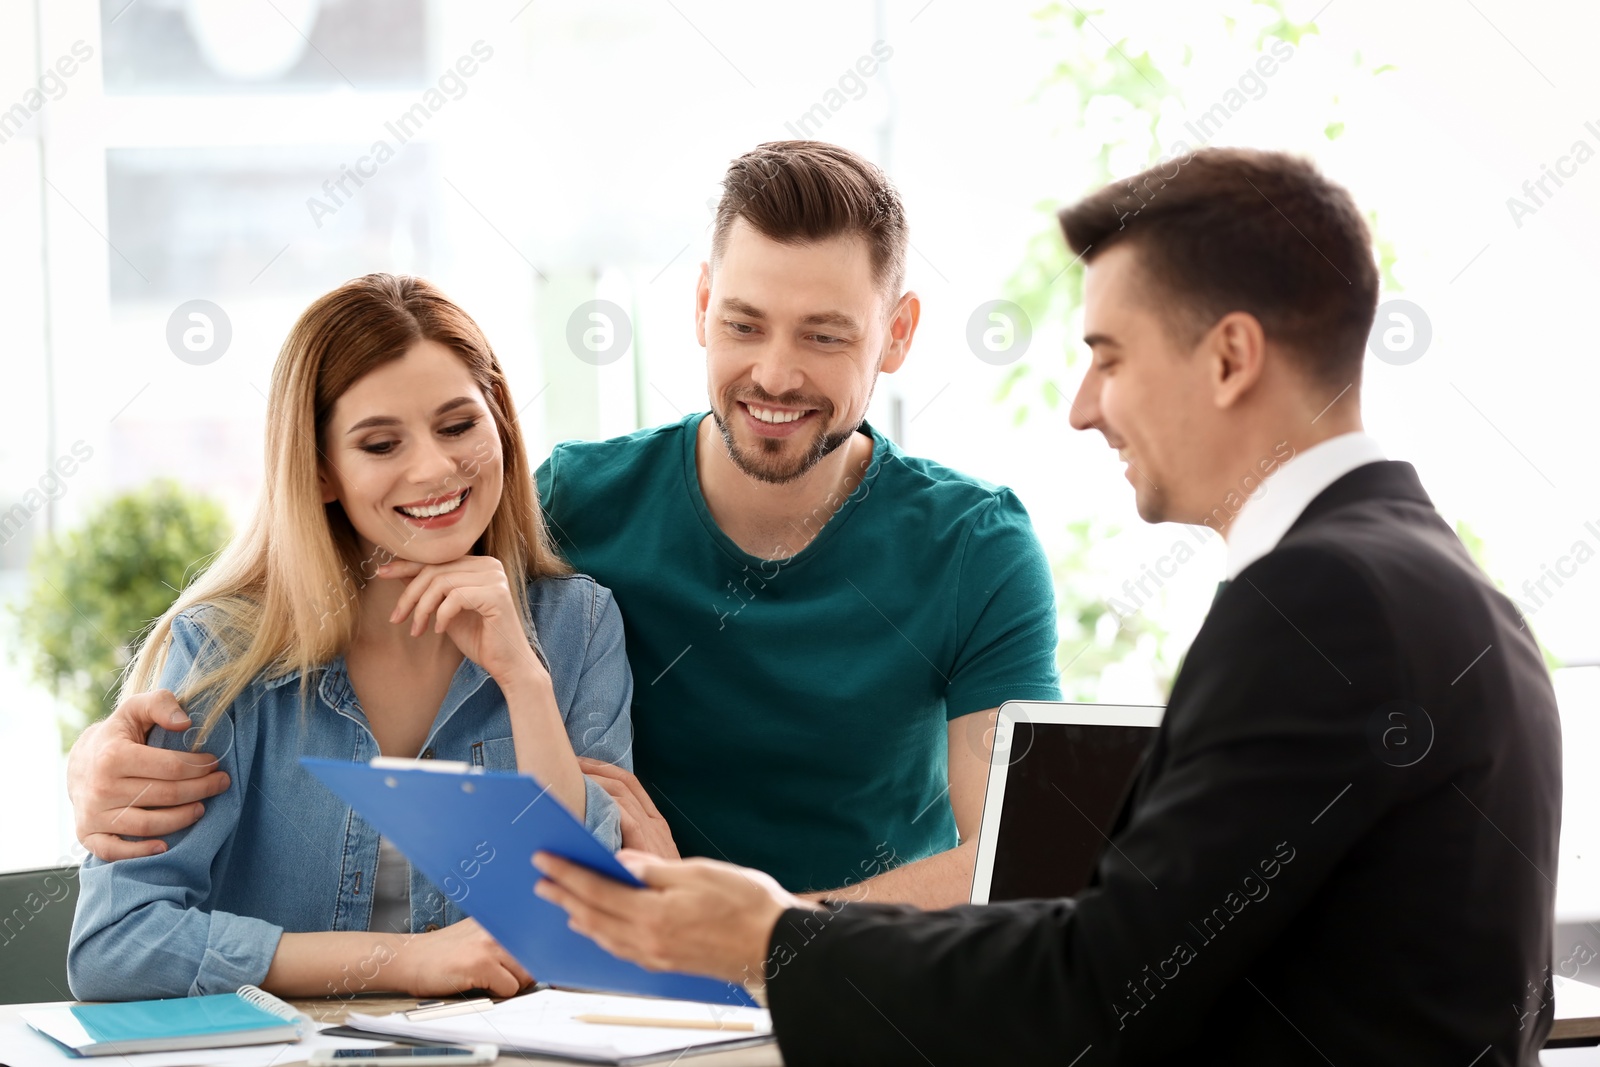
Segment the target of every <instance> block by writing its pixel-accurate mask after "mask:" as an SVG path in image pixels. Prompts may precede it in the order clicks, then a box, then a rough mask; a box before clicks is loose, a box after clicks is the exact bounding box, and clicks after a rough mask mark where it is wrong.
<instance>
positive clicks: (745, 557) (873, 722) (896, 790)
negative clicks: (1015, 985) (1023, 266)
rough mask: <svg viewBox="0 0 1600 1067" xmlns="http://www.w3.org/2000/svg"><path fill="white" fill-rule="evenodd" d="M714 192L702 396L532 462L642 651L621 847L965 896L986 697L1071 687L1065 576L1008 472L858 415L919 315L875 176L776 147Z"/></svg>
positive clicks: (889, 195) (559, 518)
mask: <svg viewBox="0 0 1600 1067" xmlns="http://www.w3.org/2000/svg"><path fill="white" fill-rule="evenodd" d="M724 184H725V193H724V196H723V199H722V203H721V205H720V207H719V209H718V214H717V224H716V229H715V231H714V236H713V240H712V251H711V259H710V262H709V263H708V264H705V265H702V268H701V279H700V284H699V287H698V294H697V300H698V302H697V333H698V336H699V340H700V343H701V344H702V345H704V346H705V348H706V354H707V369H708V377H709V385H710V393H711V397H712V401H713V403H712V411H711V413H710V414H709V415H692V416H689V417H687V418H685V419H683V420H682V421H680V422H677V423H673V424H671V425H668V426H662V427H657V428H655V429H650V430H644V431H640V432H639V433H635V434H632V435H630V436H627V437H621V438H617V439H614V440H611V441H602V442H593V443H583V442H567V443H565V444H562V445H558V446H557V447H556V448H555V450H554V451H553V452H552V454H551V456H550V458H549V459H548V460H547V461H546V462H545V464H544V465H543V466H542V467H541V468H540V469H539V473H538V482H539V489H540V495H541V498H542V501H543V504H544V508H545V512H546V515H547V518H548V520H549V526H550V529H551V532H552V534H553V536H554V537H555V538H556V540H557V543H558V545H559V547H560V548H561V550H562V551H563V553H565V554H566V555H567V557H568V558H569V559H570V560H571V561H572V563H573V565H574V566H576V567H577V568H578V569H579V570H581V571H584V572H586V573H588V574H591V575H593V576H594V577H595V578H596V579H597V580H598V581H600V582H601V584H603V585H606V586H609V587H610V588H611V590H612V591H613V593H614V594H615V595H616V599H617V605H618V607H619V608H620V609H621V611H622V617H623V623H624V626H625V628H626V632H627V645H628V658H629V661H630V662H631V664H632V666H633V675H634V703H633V724H634V733H635V747H634V766H635V768H636V769H637V773H638V779H637V780H634V779H632V777H631V776H629V775H627V774H626V773H625V772H621V771H615V770H608V769H605V768H600V767H590V768H587V769H590V770H592V771H604V773H605V774H607V775H609V785H608V788H610V789H611V791H612V793H613V795H615V796H617V797H618V800H619V803H621V805H622V808H623V813H624V823H623V826H624V843H625V844H628V845H636V846H640V847H645V848H650V849H652V850H654V851H663V852H668V853H669V854H670V852H671V851H672V849H673V847H674V844H675V846H676V848H677V849H679V850H681V852H682V853H683V854H686V855H701V856H708V857H711V858H715V859H725V860H728V861H730V862H733V863H737V864H740V865H743V866H750V867H756V868H760V869H762V870H764V871H767V872H768V873H770V874H772V875H773V876H774V877H776V878H777V879H778V880H779V881H780V882H781V883H783V884H784V885H785V886H786V887H788V888H790V889H792V890H795V891H824V890H829V889H835V888H839V887H842V886H845V885H849V884H854V883H860V882H863V881H864V880H865V881H867V883H868V885H869V886H870V889H869V890H868V891H869V892H870V894H871V896H872V899H875V900H902V901H910V902H914V903H918V904H923V905H925V906H936V905H943V904H950V903H956V902H960V901H964V900H966V898H967V894H968V891H969V888H970V884H971V877H972V859H973V853H974V849H975V836H976V831H977V824H978V821H979V818H980V816H981V812H982V805H983V789H984V784H985V781H986V775H987V768H988V759H987V742H988V738H989V736H990V735H989V730H988V726H989V723H990V721H992V717H991V716H990V715H987V714H985V713H988V712H992V711H993V709H995V708H997V707H998V706H999V705H1001V704H1003V703H1005V702H1006V701H1007V700H1028V699H1032V700H1055V699H1059V698H1060V690H1059V685H1058V681H1057V673H1056V668H1055V648H1056V625H1055V601H1054V593H1053V590H1052V585H1051V577H1050V570H1049V567H1048V565H1047V563H1046V560H1045V557H1044V553H1043V551H1042V550H1041V548H1040V546H1039V542H1038V539H1037V538H1036V537H1035V535H1034V533H1033V529H1032V527H1031V525H1030V523H1029V521H1028V516H1027V512H1026V511H1025V510H1024V509H1023V507H1022V504H1021V503H1020V502H1019V501H1018V500H1017V498H1016V496H1015V495H1014V494H1012V493H1011V492H1010V491H1009V490H1007V489H1003V488H998V487H995V486H992V485H989V484H987V483H984V482H981V481H979V480H977V479H974V478H970V477H967V476H965V475H962V474H960V473H958V472H956V471H953V470H950V469H949V468H947V467H942V466H940V465H938V464H936V463H932V462H930V461H928V460H923V459H916V458H913V457H909V456H907V455H906V454H905V453H903V452H902V451H900V449H899V448H897V447H896V446H895V445H894V444H893V442H891V441H889V440H888V439H887V438H886V437H884V436H883V435H882V434H881V433H879V432H877V431H876V430H874V429H872V428H871V427H870V426H868V425H867V424H866V423H865V422H864V421H863V420H864V417H865V414H866V408H867V404H868V402H869V400H870V399H871V395H872V388H873V384H874V383H875V381H876V378H877V375H878V373H879V372H880V371H881V372H890V371H893V370H896V369H897V368H898V367H899V366H900V364H901V363H902V362H903V361H904V359H905V355H906V352H907V350H908V349H909V347H910V343H911V339H912V335H913V333H914V331H915V328H916V324H917V319H918V316H919V315H920V305H919V304H918V301H917V298H916V296H915V294H913V293H909V292H908V293H904V294H902V292H901V289H900V284H901V279H902V276H903V269H904V254H905V244H906V239H905V221H904V215H903V212H902V211H901V208H900V203H899V199H898V196H897V194H896V193H895V192H894V190H893V187H892V186H890V185H889V184H888V181H887V179H885V178H884V176H883V174H882V173H881V172H880V171H879V170H878V169H877V168H876V167H873V166H872V165H871V164H870V163H867V162H866V161H865V160H862V159H860V157H857V156H855V155H853V154H852V153H849V152H847V151H845V150H843V149H840V148H837V147H834V146H832V145H823V144H818V143H816V142H782V143H778V144H772V145H763V146H762V147H761V148H759V149H757V150H756V151H754V152H751V153H749V154H747V155H746V156H743V157H741V158H740V159H738V160H735V161H734V163H733V166H732V167H731V168H730V170H729V173H728V177H727V179H726V181H725V183H724ZM641 784H642V786H643V787H644V788H643V789H640V788H639V786H640V785H641ZM663 822H664V824H665V825H664V826H663V825H662V823H663ZM652 826H653V827H654V831H653V833H652ZM668 830H670V836H668V833H667V832H668ZM958 843H959V844H960V846H961V847H959V848H958V847H957V846H958ZM914 861H921V862H914ZM891 868H893V869H891Z"/></svg>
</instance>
